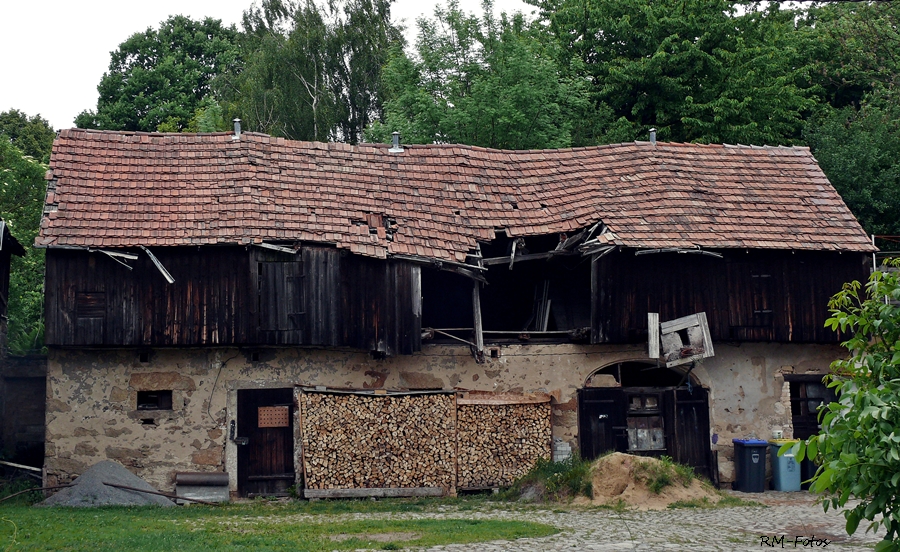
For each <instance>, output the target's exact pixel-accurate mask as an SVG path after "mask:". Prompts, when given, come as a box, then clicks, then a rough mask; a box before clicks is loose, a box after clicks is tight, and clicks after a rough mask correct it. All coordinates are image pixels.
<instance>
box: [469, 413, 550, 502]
mask: <svg viewBox="0 0 900 552" xmlns="http://www.w3.org/2000/svg"><path fill="white" fill-rule="evenodd" d="M457 417H458V426H459V429H458V432H457V435H458V452H457V454H458V455H459V456H458V459H457V462H458V479H457V485H458V486H459V488H462V489H465V488H484V487H505V486H508V485H510V484H511V483H512V482H513V481H514V480H516V479H517V478H519V477H521V476H522V475H524V474H525V473H527V472H528V470H530V469H531V468H532V467H533V466H534V464H535V462H537V460H538V458H549V457H550V446H551V440H552V436H551V432H550V403H549V402H543V403H531V404H460V405H459V406H458V407H457Z"/></svg>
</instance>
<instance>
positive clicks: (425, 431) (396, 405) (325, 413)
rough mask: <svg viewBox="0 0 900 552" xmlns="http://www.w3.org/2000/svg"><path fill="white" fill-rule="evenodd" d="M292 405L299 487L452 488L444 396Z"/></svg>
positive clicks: (452, 444) (305, 400)
mask: <svg viewBox="0 0 900 552" xmlns="http://www.w3.org/2000/svg"><path fill="white" fill-rule="evenodd" d="M300 408H301V425H302V428H301V434H302V443H303V465H304V475H305V486H306V488H307V489H349V488H383V487H441V488H444V489H448V490H449V489H452V488H453V487H454V482H455V469H456V466H455V460H456V458H455V456H456V416H455V404H454V397H453V395H452V394H426V395H423V394H416V395H358V394H329V393H310V392H304V393H301V394H300ZM548 420H549V418H548Z"/></svg>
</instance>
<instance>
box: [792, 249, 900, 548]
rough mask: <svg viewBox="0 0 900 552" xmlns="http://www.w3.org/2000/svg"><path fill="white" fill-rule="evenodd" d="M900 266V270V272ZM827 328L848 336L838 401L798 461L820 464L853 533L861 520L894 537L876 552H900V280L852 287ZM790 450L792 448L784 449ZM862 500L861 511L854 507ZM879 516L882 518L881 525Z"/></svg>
mask: <svg viewBox="0 0 900 552" xmlns="http://www.w3.org/2000/svg"><path fill="white" fill-rule="evenodd" d="M897 264H898V263H896V262H895V263H894V266H897ZM829 306H830V308H831V317H830V318H829V319H828V321H827V322H826V326H828V327H830V328H832V329H834V330H840V331H841V332H847V333H848V334H849V335H850V339H848V340H847V341H846V342H844V344H843V345H844V347H846V348H847V350H848V351H849V352H850V356H849V357H848V358H846V359H842V360H836V361H835V362H833V363H832V364H831V369H832V373H833V375H830V376H827V378H828V380H829V384H828V385H829V387H832V388H834V389H835V391H836V392H837V394H838V401H837V402H833V403H831V404H828V405H825V406H824V407H823V409H822V410H821V411H820V412H819V417H820V420H821V422H822V431H821V433H820V434H819V435H815V436H813V437H811V438H810V439H808V440H807V441H805V442H801V443H799V444H798V445H795V447H796V453H797V459H798V461H801V460H803V458H805V457H810V458H817V461H818V462H819V464H820V467H819V469H818V471H817V472H816V475H815V477H814V488H815V490H816V491H817V492H827V493H830V498H829V499H828V500H827V501H826V502H825V503H824V506H825V509H826V511H827V510H828V508H829V507H833V508H845V510H844V517H845V518H846V520H847V524H846V530H847V533H849V534H853V533H854V532H855V531H856V529H857V527H858V526H859V524H860V522H861V521H862V520H868V521H869V522H871V523H870V526H869V527H870V528H871V529H877V528H878V527H879V526H883V527H884V528H885V529H886V530H887V533H886V535H885V539H884V541H882V542H881V543H879V544H878V545H877V546H876V547H875V550H877V551H894V552H896V551H898V550H900V407H898V405H900V279H898V273H897V272H880V271H876V272H873V273H872V275H871V276H870V278H869V281H868V283H867V284H866V286H865V289H862V288H861V285H860V283H859V282H853V283H850V284H846V285H845V286H844V289H843V290H842V291H841V292H839V293H838V294H836V295H835V296H834V297H833V298H832V299H831V302H830V303H829ZM788 448H790V445H785V447H783V449H788ZM852 497H855V498H857V499H859V502H858V503H852V502H851V503H850V506H849V507H848V501H849V500H850V499H851V498H852ZM879 516H883V517H881V518H879Z"/></svg>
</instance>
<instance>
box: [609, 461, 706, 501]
mask: <svg viewBox="0 0 900 552" xmlns="http://www.w3.org/2000/svg"><path fill="white" fill-rule="evenodd" d="M641 464H645V465H651V466H655V465H659V464H660V461H659V460H657V459H656V458H646V457H643V456H633V455H631V454H623V453H621V452H615V453H613V454H609V455H607V456H604V457H602V458H600V459H598V460H597V462H596V463H595V464H594V466H593V482H592V483H593V503H594V504H610V503H612V504H615V503H617V502H619V501H621V502H623V503H624V504H625V505H626V506H627V507H630V508H636V509H638V510H664V509H666V508H667V507H668V506H669V505H670V504H672V503H673V502H679V501H688V500H703V499H704V498H705V499H706V500H708V501H709V502H711V503H716V502H718V501H719V500H720V498H721V495H719V494H718V493H717V492H716V491H715V490H714V489H713V488H712V487H711V486H710V485H708V484H704V483H702V482H701V481H700V480H699V479H694V480H692V481H691V482H690V484H689V485H687V486H685V485H683V484H682V483H681V482H680V481H673V482H672V484H670V485H667V486H666V487H664V488H663V489H662V490H661V491H660V492H659V493H658V494H657V493H654V492H653V491H651V490H650V489H649V488H648V478H647V473H646V471H647V470H645V469H641Z"/></svg>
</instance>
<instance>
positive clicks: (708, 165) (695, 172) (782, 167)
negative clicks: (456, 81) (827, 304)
mask: <svg viewBox="0 0 900 552" xmlns="http://www.w3.org/2000/svg"><path fill="white" fill-rule="evenodd" d="M388 148H389V145H386V144H385V145H382V144H363V145H359V146H350V145H346V144H323V143H318V142H298V141H290V140H285V139H282V138H273V137H270V136H267V135H262V134H255V133H243V134H242V135H241V139H240V140H232V134H230V133H216V134H196V135H191V134H147V133H122V132H112V131H88V130H79V129H71V130H64V131H62V132H61V133H60V135H59V137H58V138H57V140H56V142H55V143H54V146H53V155H52V157H51V162H50V172H49V173H48V179H49V180H50V186H49V191H48V194H47V202H46V206H45V214H44V221H43V224H42V229H41V234H40V235H39V236H38V238H37V240H36V245H37V246H39V247H59V246H80V247H106V248H117V247H135V246H146V247H153V246H178V245H205V244H235V243H236V244H250V243H262V242H276V243H277V242H282V243H284V242H290V241H308V242H314V243H327V244H334V245H336V246H337V247H339V248H342V249H347V250H349V251H351V252H353V253H356V254H360V255H365V256H370V257H376V258H385V257H388V256H393V255H397V256H418V257H426V258H429V259H435V260H441V261H452V262H458V263H464V262H466V257H467V255H468V254H471V253H472V252H473V251H475V250H476V249H477V244H478V242H490V241H492V240H493V239H494V236H495V231H497V230H503V231H504V232H505V233H506V234H507V235H508V236H510V237H527V236H534V235H548V234H555V233H560V234H562V233H568V234H569V235H573V236H574V235H576V234H578V233H579V232H581V231H582V230H585V229H588V228H591V227H593V226H595V225H596V224H597V223H600V222H602V223H603V225H604V226H603V230H602V231H601V232H596V233H595V234H594V235H592V236H591V237H590V239H591V240H597V241H595V242H592V243H587V240H585V242H584V243H583V244H579V247H580V248H581V247H583V246H585V245H593V246H595V247H597V248H604V247H607V246H613V245H614V246H626V247H632V248H637V249H667V248H681V249H696V248H717V249H721V248H753V249H760V248H762V249H797V250H825V251H872V250H874V248H873V246H872V245H871V242H870V240H869V238H868V237H867V236H866V235H865V233H864V232H863V230H862V228H861V227H860V226H859V224H858V223H857V221H856V219H855V218H854V217H853V215H852V214H851V213H850V211H849V210H848V209H847V207H846V205H845V204H844V202H843V201H842V200H841V198H840V197H839V196H838V194H837V192H835V190H834V188H833V187H832V186H831V184H830V183H829V182H828V180H827V178H826V177H825V175H824V173H823V172H822V170H821V169H820V168H819V166H818V165H817V163H816V161H815V159H814V158H813V156H812V155H811V154H810V152H809V150H808V149H807V148H786V147H747V146H718V145H697V144H666V143H657V144H655V145H653V144H650V143H645V142H635V143H627V144H616V145H609V146H598V147H590V148H576V149H565V150H542V151H500V150H489V149H484V148H478V147H470V146H457V145H412V146H405V149H404V151H403V152H402V153H399V154H391V153H389V152H388ZM601 242H602V243H601ZM564 249H566V250H571V249H573V247H570V246H567V247H565V248H564ZM598 250H599V249H598ZM580 251H581V252H584V250H583V249H580Z"/></svg>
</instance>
